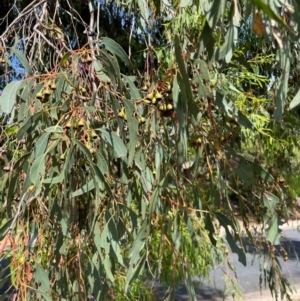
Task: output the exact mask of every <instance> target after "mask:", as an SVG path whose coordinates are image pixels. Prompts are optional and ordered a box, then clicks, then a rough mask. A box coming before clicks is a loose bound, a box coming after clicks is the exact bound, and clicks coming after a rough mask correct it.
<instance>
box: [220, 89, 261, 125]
mask: <svg viewBox="0 0 300 301" xmlns="http://www.w3.org/2000/svg"><path fill="white" fill-rule="evenodd" d="M216 103H217V105H218V107H219V108H220V109H221V110H222V111H223V112H225V113H226V114H227V116H228V117H230V118H234V119H235V120H236V121H237V122H238V123H239V124H240V125H242V126H244V127H245V128H248V129H251V130H254V129H255V127H254V126H253V124H252V123H251V121H250V120H249V119H248V118H247V117H246V116H245V115H244V114H243V113H242V112H241V111H240V110H239V109H238V108H237V107H236V106H235V105H234V103H233V102H231V101H228V100H227V99H226V97H225V96H224V95H223V94H222V93H220V92H219V91H217V92H216Z"/></svg>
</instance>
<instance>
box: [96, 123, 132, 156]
mask: <svg viewBox="0 0 300 301" xmlns="http://www.w3.org/2000/svg"><path fill="white" fill-rule="evenodd" d="M96 130H98V131H101V132H102V137H103V139H105V140H106V141H107V142H108V143H109V144H110V145H111V146H112V147H113V149H114V151H115V153H116V158H121V157H125V156H126V155H127V149H126V146H125V145H124V143H123V141H122V140H121V138H120V137H119V136H117V135H116V134H115V133H114V132H112V131H110V130H108V129H105V128H100V129H96Z"/></svg>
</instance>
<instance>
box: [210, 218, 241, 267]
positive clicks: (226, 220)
mask: <svg viewBox="0 0 300 301" xmlns="http://www.w3.org/2000/svg"><path fill="white" fill-rule="evenodd" d="M216 217H217V219H218V221H219V222H220V225H221V226H222V227H224V229H225V232H226V240H227V242H228V244H229V246H230V248H231V251H232V252H233V253H236V254H237V255H238V258H239V262H241V263H242V264H243V265H244V266H246V264H247V260H246V255H245V251H244V250H243V249H242V248H240V247H238V246H237V244H236V242H235V239H234V237H233V236H232V234H231V233H230V230H229V228H228V226H230V227H231V228H233V231H235V228H236V226H235V225H234V223H233V221H232V220H231V219H229V218H228V217H227V216H225V215H224V214H222V213H219V212H217V213H216Z"/></svg>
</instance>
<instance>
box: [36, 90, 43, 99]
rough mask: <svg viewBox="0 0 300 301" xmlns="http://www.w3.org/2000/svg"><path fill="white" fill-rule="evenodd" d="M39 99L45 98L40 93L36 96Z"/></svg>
mask: <svg viewBox="0 0 300 301" xmlns="http://www.w3.org/2000/svg"><path fill="white" fill-rule="evenodd" d="M36 98H37V99H42V98H43V93H42V92H41V91H40V92H38V93H37V94H36Z"/></svg>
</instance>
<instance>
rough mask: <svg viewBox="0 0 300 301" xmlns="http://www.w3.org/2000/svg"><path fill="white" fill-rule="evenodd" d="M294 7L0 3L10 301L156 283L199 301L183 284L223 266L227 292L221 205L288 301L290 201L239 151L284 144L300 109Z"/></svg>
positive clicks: (102, 295)
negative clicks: (285, 231)
mask: <svg viewBox="0 0 300 301" xmlns="http://www.w3.org/2000/svg"><path fill="white" fill-rule="evenodd" d="M299 12H300V10H299V4H298V1H296V0H294V1H292V0H291V1H290V2H287V1H279V0H278V1H277V0H274V1H268V2H267V3H265V2H263V1H260V0H252V1H238V0H234V1H225V0H221V1H220V0H214V1H208V0H207V1H191V0H182V1H170V2H169V1H167V0H164V1H144V0H141V1H122V2H120V1H113V2H107V3H106V2H105V3H104V2H101V1H95V2H93V1H92V0H87V1H73V2H72V1H67V0H66V1H64V0H56V1H54V0H52V1H46V0H42V1H41V0H39V1H37V0H33V1H26V3H24V2H22V1H17V0H16V1H15V2H14V4H13V6H12V10H10V11H9V14H6V15H5V16H4V21H6V20H8V19H5V18H8V17H9V16H11V15H13V16H14V17H13V19H10V20H9V21H8V26H7V27H6V28H1V36H0V41H1V58H2V60H1V61H2V64H3V68H4V69H3V70H8V68H11V69H12V70H15V69H16V68H17V66H18V68H19V71H20V73H22V77H21V78H16V77H15V76H8V73H7V72H4V74H3V81H4V83H5V84H4V85H5V87H4V90H3V93H2V95H1V98H0V104H1V111H2V123H1V129H2V131H1V164H2V165H1V166H2V170H1V172H0V177H1V183H0V184H1V185H0V187H1V189H0V193H1V196H2V198H1V199H2V210H1V212H0V214H1V218H2V220H3V222H2V225H1V230H0V233H1V239H2V243H1V247H0V254H2V252H3V250H4V248H6V247H7V246H10V249H11V251H10V255H11V257H12V260H11V270H12V279H13V283H14V285H15V286H16V287H17V288H18V289H19V290H18V298H19V299H20V300H36V299H38V300H41V299H42V298H43V299H45V300H56V299H60V300H78V298H79V299H80V300H88V299H89V298H94V299H96V300H108V299H119V300H126V299H128V300H131V299H137V298H138V299H139V300H148V299H153V298H154V297H153V296H154V294H155V292H154V289H152V284H153V283H155V281H158V280H159V281H163V282H164V283H167V284H168V285H169V288H168V293H169V295H168V298H169V299H170V300H171V299H172V298H173V297H174V290H175V288H176V285H177V284H178V283H179V282H184V283H185V285H186V288H187V290H188V293H189V295H190V299H191V300H196V294H195V289H194V287H193V282H192V277H193V276H194V275H200V276H202V277H207V275H208V273H209V271H210V269H211V268H213V267H214V265H215V264H216V263H219V262H226V263H228V264H227V266H229V267H230V269H232V272H233V273H228V277H230V278H229V279H228V281H227V284H228V285H230V284H232V283H236V282H235V280H236V279H235V278H234V267H233V266H232V265H231V264H230V254H231V252H233V253H237V255H238V258H239V261H240V262H242V263H243V264H244V265H246V264H247V262H246V256H245V252H246V249H245V241H244V237H243V235H242V234H241V233H242V232H241V229H240V223H239V221H238V220H237V219H236V217H235V214H236V210H235V209H234V208H233V207H232V200H231V198H232V197H233V196H234V197H235V198H236V200H237V202H238V214H239V219H240V222H241V223H242V225H243V228H244V229H245V231H246V233H247V236H248V238H249V240H250V242H251V243H252V244H254V245H255V246H257V248H258V249H259V248H261V247H262V245H261V241H262V240H264V243H265V245H267V247H268V252H267V254H266V255H265V257H264V264H263V265H262V278H263V277H264V279H265V282H266V283H268V285H269V287H270V289H271V290H272V291H273V292H274V293H275V296H276V297H277V296H278V292H280V293H281V295H282V296H285V295H287V296H289V293H290V291H291V288H290V285H289V283H288V281H287V279H285V278H284V277H283V275H282V273H281V269H280V265H279V263H278V258H277V257H276V255H277V253H276V250H275V248H274V246H275V245H277V244H279V242H280V226H281V224H282V223H283V221H285V220H286V219H287V218H288V217H289V216H288V214H289V210H290V209H291V206H292V203H290V202H287V196H288V194H289V191H288V189H287V187H284V183H283V184H282V181H281V179H280V178H278V177H277V175H275V174H274V173H273V172H272V170H270V169H269V168H268V167H269V166H265V164H261V163H260V162H259V158H256V157H255V156H254V157H253V156H249V154H247V153H246V152H245V148H246V147H247V145H249V143H250V142H251V143H252V145H253V144H254V142H255V143H256V144H255V147H264V148H265V149H266V150H267V147H270V146H271V145H274V144H277V145H278V147H279V148H281V149H283V148H284V147H286V146H287V145H288V146H293V145H294V144H295V142H296V141H297V139H298V133H297V132H292V131H291V128H290V127H289V128H288V129H289V131H290V132H289V136H288V137H291V139H288V138H287V137H285V138H284V139H282V138H281V139H279V138H278V137H280V135H279V134H278V132H279V131H280V130H281V131H282V132H285V130H286V128H287V127H286V124H287V123H286V122H285V116H292V115H291V113H288V112H285V111H286V109H287V108H290V109H293V108H294V107H295V106H296V105H298V103H299V101H300V99H299V95H298V94H296V93H297V90H298V89H299V87H298V86H297V85H298V84H297V83H295V82H293V83H291V82H290V79H291V76H292V75H293V73H291V66H292V72H294V74H297V73H298V66H296V65H295V64H294V65H293V62H294V61H293V60H294V59H295V58H296V50H297V49H298V43H299V34H298V31H297V30H298V25H299V22H300V18H299ZM117 30H118V31H120V32H122V33H123V34H124V33H125V32H126V34H124V36H125V37H126V39H124V38H122V37H121V36H120V35H119V34H118V32H117ZM107 35H109V36H107ZM266 66H270V70H266ZM5 68H6V69H5ZM289 85H292V87H293V90H292V93H289V92H288V88H289ZM272 124H273V125H274V126H273V128H272V127H271V125H272ZM294 124H297V121H295V122H294ZM274 129H275V130H277V131H278V132H276V131H275V130H274ZM253 141H254V142H253ZM274 141H275V142H276V143H275V142H274ZM272 143H273V144H272ZM246 150H247V149H246ZM273 153H274V152H273ZM263 163H265V162H263ZM250 212H251V213H253V215H252V219H250V218H249V213H250ZM252 223H255V229H256V230H255V231H254V227H252ZM220 227H223V228H224V229H225V236H224V237H222V236H221V235H219V228H220ZM230 251H231V252H230ZM281 255H282V256H283V257H284V258H285V259H286V258H287V254H286V252H284V251H283V253H282V254H281ZM230 275H233V276H230ZM258 281H259V280H258ZM237 288H238V286H237V285H233V286H232V287H230V286H229V287H228V290H229V291H230V292H232V293H234V294H237V293H238V291H237Z"/></svg>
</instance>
